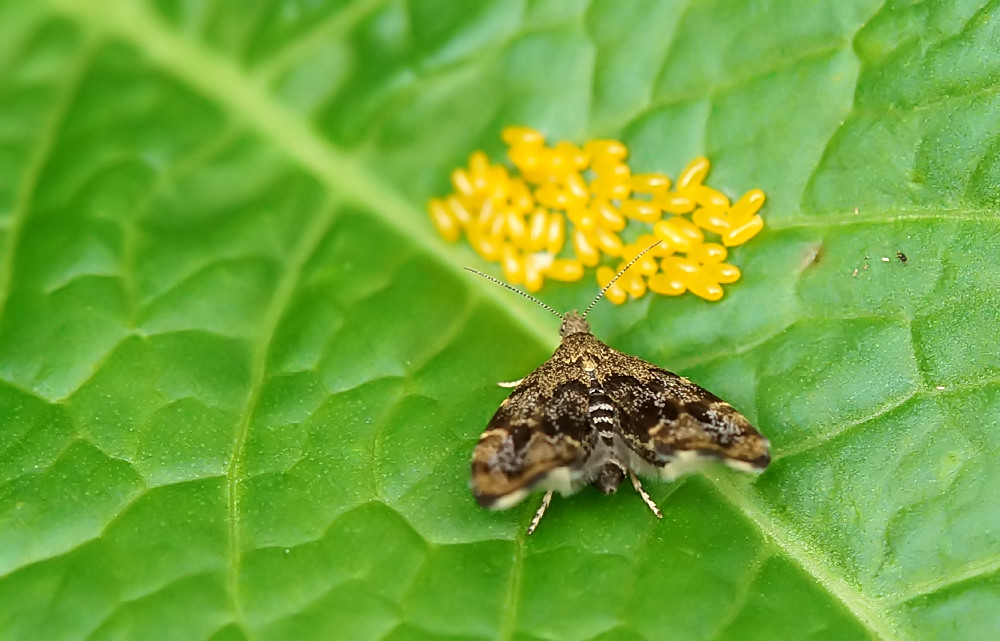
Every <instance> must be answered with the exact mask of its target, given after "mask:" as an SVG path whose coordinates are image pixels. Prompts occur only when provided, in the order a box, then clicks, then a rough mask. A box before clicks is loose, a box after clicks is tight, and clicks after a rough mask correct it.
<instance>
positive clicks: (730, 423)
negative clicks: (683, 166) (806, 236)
mask: <svg viewBox="0 0 1000 641" xmlns="http://www.w3.org/2000/svg"><path fill="white" fill-rule="evenodd" d="M654 246H655V245H654ZM651 248H652V247H649V248H647V249H646V250H645V251H643V252H642V253H640V254H639V255H638V256H636V257H635V259H634V260H633V261H632V262H630V263H629V264H628V265H626V266H625V267H624V268H623V269H622V270H621V271H620V272H618V275H617V276H615V280H617V279H618V278H619V277H620V276H621V275H622V274H624V273H625V271H626V270H627V269H628V268H629V267H631V266H632V264H634V263H635V261H636V260H638V259H639V258H640V257H641V256H642V255H643V254H645V253H646V251H649V249H651ZM467 269H468V268H467ZM469 271H473V272H475V273H477V274H479V275H480V276H484V277H486V278H488V279H489V280H492V281H493V282H496V283H498V284H500V285H503V286H504V287H506V288H508V289H511V290H513V291H515V292H517V293H518V294H521V295H522V296H524V297H526V298H529V299H531V300H533V301H535V302H536V303H538V304H539V305H541V306H542V307H545V308H546V309H548V310H549V311H551V312H552V313H553V314H555V315H556V316H559V317H560V318H561V319H562V325H561V326H560V328H559V335H560V337H561V338H562V341H561V343H560V345H559V347H558V348H556V351H555V352H554V353H553V354H552V356H551V357H550V358H549V359H548V360H547V361H545V362H544V363H543V364H542V365H541V366H540V367H539V368H538V369H536V370H535V371H534V372H532V373H531V374H530V375H528V376H527V377H525V378H523V379H522V380H520V381H515V382H513V383H501V384H500V385H502V386H505V387H514V391H513V392H512V393H511V395H510V396H509V397H508V398H507V399H506V400H504V402H503V403H502V404H501V405H500V408H499V409H498V410H497V411H496V414H494V415H493V418H492V419H491V420H490V422H489V425H488V426H487V428H486V431H485V432H483V434H482V436H481V437H480V438H479V442H478V443H477V444H476V447H475V450H474V451H473V453H472V478H471V480H470V486H471V488H472V493H473V494H474V495H475V498H476V501H477V502H478V503H479V505H481V506H483V507H486V508H490V509H494V510H503V509H506V508H509V507H511V506H513V505H515V504H517V503H519V502H520V501H521V500H522V499H523V498H524V497H525V496H527V495H528V494H529V493H530V492H532V491H533V490H544V491H545V496H544V497H543V499H542V504H541V506H540V507H539V508H538V511H537V512H536V513H535V516H534V517H533V518H532V520H531V523H530V525H529V526H528V534H531V533H532V532H534V530H535V528H536V527H537V526H538V523H539V521H540V520H541V518H542V515H543V514H544V513H545V510H546V508H547V507H548V505H549V502H550V501H551V499H552V493H553V492H556V491H558V492H559V493H560V494H562V495H564V496H565V495H569V494H572V493H574V492H576V491H577V490H579V489H581V488H582V487H583V486H585V485H588V484H590V485H593V486H594V487H596V488H597V489H599V490H600V491H601V492H603V493H604V494H613V493H614V492H615V491H616V490H617V489H618V485H619V484H620V483H621V482H622V481H623V480H625V477H626V476H628V477H629V478H630V480H631V481H632V485H633V486H634V487H635V489H636V491H637V492H638V493H639V494H640V496H642V498H643V500H644V501H645V502H646V505H648V506H649V508H650V509H651V510H652V511H653V513H654V514H656V516H657V517H659V518H663V515H662V513H661V512H660V510H659V508H658V507H657V506H656V504H655V503H654V502H653V500H652V498H650V496H649V494H647V493H646V491H645V490H644V489H643V488H642V485H641V484H640V482H639V479H638V477H637V476H636V474H640V475H642V476H646V477H654V478H661V479H665V480H673V479H675V478H677V477H678V476H679V475H681V474H684V473H686V472H689V471H691V470H693V469H696V468H697V467H699V465H700V464H701V463H702V462H703V461H705V460H714V461H721V462H723V463H725V464H727V465H729V466H730V467H733V468H735V469H738V470H742V471H747V472H761V471H763V470H764V469H765V468H766V467H767V466H768V464H769V463H770V462H771V455H770V452H769V443H768V441H767V439H766V438H764V437H763V436H762V435H761V433H760V432H758V431H757V430H756V429H755V428H754V427H753V426H752V425H750V423H749V421H747V420H746V419H745V418H744V417H743V416H742V415H741V414H740V413H739V412H737V411H736V410H735V409H733V407H732V406H731V405H730V404H729V403H726V402H725V401H723V400H722V399H720V398H719V397H717V396H715V395H714V394H712V393H711V392H709V391H707V390H705V389H702V388H701V387H698V386H697V385H695V384H694V383H692V382H690V381H689V380H687V379H686V378H683V377H681V376H678V375H676V374H674V373H672V372H668V371H667V370H665V369H662V368H660V367H657V366H656V365H653V364H652V363H648V362H646V361H644V360H642V359H640V358H636V357H635V356H629V355H628V354H623V353H622V352H619V351H617V350H615V349H612V348H611V347H608V346H607V345H605V344H604V343H602V342H601V341H599V340H598V339H597V338H596V337H595V336H594V335H593V334H592V333H591V331H590V325H588V323H587V321H586V317H587V313H589V311H590V309H591V308H593V306H594V305H595V304H596V303H597V301H599V300H600V299H601V297H602V296H603V295H604V293H605V291H607V289H608V288H609V287H610V286H611V285H612V284H613V283H614V282H615V280H612V281H611V282H610V283H608V285H607V286H605V287H604V289H602V290H601V292H600V294H598V295H597V298H595V299H594V301H593V302H592V303H591V304H590V306H589V307H587V309H586V310H585V311H584V313H583V314H579V313H577V312H576V311H572V312H569V313H567V314H565V315H562V314H559V313H558V312H556V311H555V310H554V309H552V308H551V307H549V306H548V305H545V304H544V303H542V302H541V301H538V300H536V299H534V298H533V297H531V296H529V295H528V294H526V293H524V292H522V291H520V290H518V289H515V288H513V287H511V286H510V285H507V284H506V283H504V282H502V281H499V280H497V279H495V278H493V277H491V276H488V275H486V274H483V273H482V272H478V271H476V270H472V269H470V270H469Z"/></svg>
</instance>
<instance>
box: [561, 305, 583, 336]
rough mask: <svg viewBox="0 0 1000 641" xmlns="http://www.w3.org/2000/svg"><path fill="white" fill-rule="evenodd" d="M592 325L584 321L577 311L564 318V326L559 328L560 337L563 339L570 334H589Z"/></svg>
mask: <svg viewBox="0 0 1000 641" xmlns="http://www.w3.org/2000/svg"><path fill="white" fill-rule="evenodd" d="M589 333H590V325H588V324H587V321H585V320H583V316H580V313H579V312H577V311H576V310H573V311H572V312H569V313H568V314H566V315H565V316H564V317H563V322H562V325H560V326H559V335H560V336H562V337H566V336H569V335H570V334H589Z"/></svg>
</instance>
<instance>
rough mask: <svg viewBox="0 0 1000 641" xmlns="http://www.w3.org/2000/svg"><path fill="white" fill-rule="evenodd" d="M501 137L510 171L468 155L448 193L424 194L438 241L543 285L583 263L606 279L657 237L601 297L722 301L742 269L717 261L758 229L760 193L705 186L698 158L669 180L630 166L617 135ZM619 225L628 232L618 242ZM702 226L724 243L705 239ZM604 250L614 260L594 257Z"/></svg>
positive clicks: (519, 133)
mask: <svg viewBox="0 0 1000 641" xmlns="http://www.w3.org/2000/svg"><path fill="white" fill-rule="evenodd" d="M503 141H504V142H505V143H506V144H507V147H508V150H507V156H508V158H509V159H510V162H511V164H512V165H513V166H514V169H515V170H516V171H511V170H508V169H507V167H506V166H504V165H501V164H492V163H491V162H490V161H489V159H488V158H487V157H486V154H484V153H483V152H481V151H477V152H474V153H473V154H472V155H471V156H470V157H469V166H468V167H467V168H466V167H462V168H458V169H455V170H454V171H453V172H452V174H451V183H452V186H453V187H454V193H452V194H449V195H448V196H446V197H444V198H433V199H431V201H430V203H429V210H430V215H431V219H432V220H433V221H434V224H435V225H436V226H437V228H438V231H440V232H441V235H442V236H444V238H446V239H447V240H449V241H457V240H458V239H459V238H460V237H461V236H462V234H463V233H464V234H465V237H466V238H467V239H468V241H469V243H470V245H471V246H472V247H473V248H474V249H475V250H476V252H477V253H478V254H479V255H480V256H482V257H483V258H484V259H486V260H487V261H489V262H499V263H500V267H501V269H502V270H503V275H504V279H505V280H506V281H507V282H508V283H510V284H511V285H523V286H524V287H525V289H527V290H528V291H532V292H535V291H538V290H539V289H541V287H542V285H543V284H544V282H545V279H546V278H552V279H555V280H562V281H575V280H579V279H580V278H582V277H583V275H584V272H585V271H586V268H587V267H597V282H598V284H599V285H600V286H601V287H604V286H605V285H607V284H608V283H609V282H611V280H612V278H614V276H615V274H616V273H617V272H618V271H619V270H620V269H621V268H622V267H623V266H625V265H627V264H628V262H629V261H631V260H632V259H634V258H635V257H636V256H637V255H638V254H639V253H640V252H641V251H642V250H644V249H646V248H647V247H649V246H650V245H652V244H653V243H655V242H656V241H660V243H659V245H657V246H656V247H654V248H653V249H651V250H650V251H649V252H647V253H646V254H645V255H644V256H642V258H640V259H639V260H638V261H637V262H636V264H635V265H634V266H633V267H632V269H630V270H629V271H628V272H627V273H626V274H624V275H623V276H622V277H621V278H620V279H619V280H618V282H616V283H615V284H614V285H613V286H612V287H611V288H610V289H609V290H608V291H607V294H606V295H607V297H608V298H609V299H611V300H612V301H613V302H614V303H616V304H620V303H623V302H625V301H626V300H627V298H628V296H629V295H631V296H633V297H635V298H638V297H640V296H643V295H644V294H645V293H646V292H647V291H653V292H656V293H658V294H666V295H668V296H677V295H680V294H683V293H684V292H686V291H689V292H691V293H692V294H695V295H697V296H700V297H702V298H704V299H707V300H718V299H720V298H722V294H723V290H722V285H723V284H725V283H732V282H735V281H736V280H738V279H739V277H740V270H739V269H738V268H737V267H735V266H734V265H730V264H727V263H725V262H724V261H725V259H726V255H727V250H726V247H732V246H734V245H741V244H743V243H745V242H746V241H747V240H749V239H750V238H752V237H753V236H754V235H756V234H757V232H759V231H760V230H761V228H762V227H763V226H764V221H763V220H762V219H761V217H760V215H758V213H757V212H758V211H759V210H760V208H761V206H762V205H763V204H764V192H762V191H761V190H759V189H753V190H751V191H749V192H747V193H746V194H745V195H744V196H743V197H742V198H740V199H739V200H737V201H736V202H735V203H730V201H729V198H727V197H726V195H725V194H723V193H722V192H720V191H718V190H716V189H712V188H711V187H709V186H707V185H706V184H705V178H706V177H707V175H708V170H709V162H708V160H706V159H705V158H697V159H695V160H694V161H692V162H691V163H690V164H689V165H688V166H687V167H685V168H684V170H683V171H682V172H681V173H680V175H679V176H678V177H677V181H676V182H675V183H671V180H670V178H669V177H668V176H666V175H665V174H662V173H643V174H633V173H632V170H631V168H630V167H629V166H628V164H626V162H625V160H626V158H627V157H628V149H627V148H626V147H625V145H624V144H623V143H621V142H619V141H617V140H591V141H590V142H588V143H586V144H585V145H583V147H579V146H577V145H574V144H573V143H569V142H560V143H557V144H556V145H554V146H547V145H546V144H545V137H544V136H543V135H542V134H541V133H540V132H538V131H536V130H534V129H529V128H527V127H508V128H506V129H504V130H503ZM671 186H672V187H673V188H672V189H671ZM622 232H625V234H626V235H630V236H631V237H634V240H633V241H632V242H626V241H625V240H623V239H622V236H621V234H622ZM705 232H708V233H710V234H714V235H716V236H718V237H719V240H720V241H721V242H705ZM567 239H569V241H570V244H571V247H566V244H567V243H566V241H567ZM604 257H611V258H613V259H615V260H614V262H615V263H616V264H617V267H612V265H610V264H602V263H605V262H607V261H606V260H605V258H604Z"/></svg>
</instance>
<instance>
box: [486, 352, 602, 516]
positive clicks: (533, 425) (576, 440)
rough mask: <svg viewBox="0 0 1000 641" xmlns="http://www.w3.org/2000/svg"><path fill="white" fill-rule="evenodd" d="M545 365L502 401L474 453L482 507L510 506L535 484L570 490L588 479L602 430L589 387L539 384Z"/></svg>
mask: <svg viewBox="0 0 1000 641" xmlns="http://www.w3.org/2000/svg"><path fill="white" fill-rule="evenodd" d="M544 367H545V366H544V365H543V366H542V367H541V368H539V369H538V370H536V371H535V372H534V373H533V374H532V375H531V376H529V377H528V378H526V379H525V380H524V382H522V383H521V385H519V386H518V387H517V389H515V390H514V392H513V393H512V394H511V395H510V397H508V398H507V399H506V400H505V401H504V402H503V404H502V405H500V408H499V409H498V410H497V412H496V414H494V415H493V418H492V420H490V423H489V425H488V426H487V428H486V431H485V432H483V435H482V436H481V437H480V438H479V443H478V444H477V445H476V448H475V450H474V451H473V453H472V478H471V480H470V483H469V484H470V486H471V488H472V493H473V494H474V495H475V497H476V500H477V501H478V502H479V504H480V505H481V506H483V507H488V508H492V509H497V510H502V509H506V508H508V507H511V506H513V505H514V504H516V503H517V502H519V501H520V500H521V499H523V498H524V497H525V496H527V495H528V493H529V492H531V490H533V489H536V488H539V489H546V490H549V489H552V490H558V491H559V492H561V493H563V494H569V493H571V492H573V491H575V490H577V489H578V488H579V487H580V486H581V485H583V484H585V483H586V482H588V481H589V479H588V478H587V471H586V463H587V460H588V458H589V457H590V455H591V453H592V452H593V451H594V446H595V443H596V440H597V433H596V431H594V430H593V429H592V428H591V427H590V425H589V422H588V414H587V408H588V388H587V386H586V385H585V384H583V383H582V382H581V381H579V380H565V381H563V382H560V383H558V384H555V385H551V386H547V385H544V384H540V380H539V379H543V380H544V378H545V371H544V369H543V368H544Z"/></svg>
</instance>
